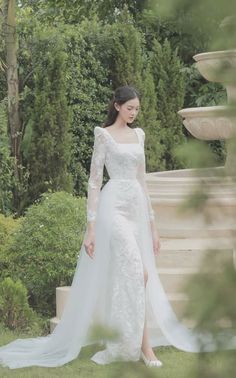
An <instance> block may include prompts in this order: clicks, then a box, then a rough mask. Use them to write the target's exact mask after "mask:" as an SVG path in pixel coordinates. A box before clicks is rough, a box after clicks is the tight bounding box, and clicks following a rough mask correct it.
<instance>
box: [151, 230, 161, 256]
mask: <svg viewBox="0 0 236 378" xmlns="http://www.w3.org/2000/svg"><path fill="white" fill-rule="evenodd" d="M152 241H153V252H154V255H155V256H157V255H158V254H159V252H160V249H161V242H160V238H159V236H158V234H157V233H154V234H153V235H152Z"/></svg>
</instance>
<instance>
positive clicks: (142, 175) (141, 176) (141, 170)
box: [137, 128, 160, 254]
mask: <svg viewBox="0 0 236 378" xmlns="http://www.w3.org/2000/svg"><path fill="white" fill-rule="evenodd" d="M139 130H140V134H141V137H142V145H143V148H144V145H145V133H144V131H143V129H141V128H140V129H139ZM137 179H138V181H139V182H140V184H141V186H142V188H143V191H144V194H145V197H146V200H147V205H148V212H149V220H150V226H151V231H152V236H153V246H154V253H155V254H156V253H158V252H159V250H160V240H159V236H158V233H157V230H156V223H155V212H154V210H153V208H152V204H151V199H150V195H149V192H148V188H147V183H146V159H145V154H143V159H142V161H141V163H140V165H139V167H138V172H137Z"/></svg>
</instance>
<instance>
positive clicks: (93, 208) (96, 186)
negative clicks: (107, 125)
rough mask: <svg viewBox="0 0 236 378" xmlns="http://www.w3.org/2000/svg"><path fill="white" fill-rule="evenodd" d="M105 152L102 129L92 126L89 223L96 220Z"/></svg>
mask: <svg viewBox="0 0 236 378" xmlns="http://www.w3.org/2000/svg"><path fill="white" fill-rule="evenodd" d="M105 153H106V145H105V139H104V134H103V130H102V129H101V128H100V127H98V126H96V127H95V128H94V145H93V153H92V158H91V164H90V175H89V180H88V197H87V222H91V223H95V221H96V215H97V205H98V200H99V194H100V189H101V186H102V180H103V169H104V162H105Z"/></svg>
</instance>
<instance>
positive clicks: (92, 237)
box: [84, 230, 95, 259]
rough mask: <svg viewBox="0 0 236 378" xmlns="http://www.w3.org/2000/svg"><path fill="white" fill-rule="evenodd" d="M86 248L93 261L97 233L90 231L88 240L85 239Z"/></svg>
mask: <svg viewBox="0 0 236 378" xmlns="http://www.w3.org/2000/svg"><path fill="white" fill-rule="evenodd" d="M84 247H85V251H86V253H87V254H88V255H89V257H90V258H91V259H93V257H94V247H95V233H94V231H91V230H89V231H88V233H87V236H86V238H85V239H84Z"/></svg>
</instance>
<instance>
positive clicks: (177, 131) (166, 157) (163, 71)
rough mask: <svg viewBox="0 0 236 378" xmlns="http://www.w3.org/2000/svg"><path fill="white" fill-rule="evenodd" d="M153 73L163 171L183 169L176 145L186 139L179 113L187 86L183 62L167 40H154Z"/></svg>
mask: <svg viewBox="0 0 236 378" xmlns="http://www.w3.org/2000/svg"><path fill="white" fill-rule="evenodd" d="M151 66H152V74H153V78H154V83H155V91H156V96H157V112H158V114H157V118H158V120H159V122H160V141H161V144H162V155H161V159H162V166H161V167H160V168H161V169H162V170H165V169H166V170H168V169H178V168H182V166H181V164H180V162H179V161H178V160H177V159H176V158H175V155H174V148H176V147H177V146H178V145H181V144H182V143H184V142H185V135H184V131H183V130H184V128H183V124H182V122H181V120H180V118H179V116H178V114H177V111H178V110H179V109H181V108H182V106H183V102H184V94H185V85H184V75H183V73H182V71H181V69H182V63H181V61H180V59H179V57H178V55H177V51H173V50H172V49H171V46H170V43H169V42H168V41H167V40H165V42H164V44H163V45H162V46H161V45H160V43H159V42H158V41H157V40H154V43H153V51H152V57H151Z"/></svg>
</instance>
